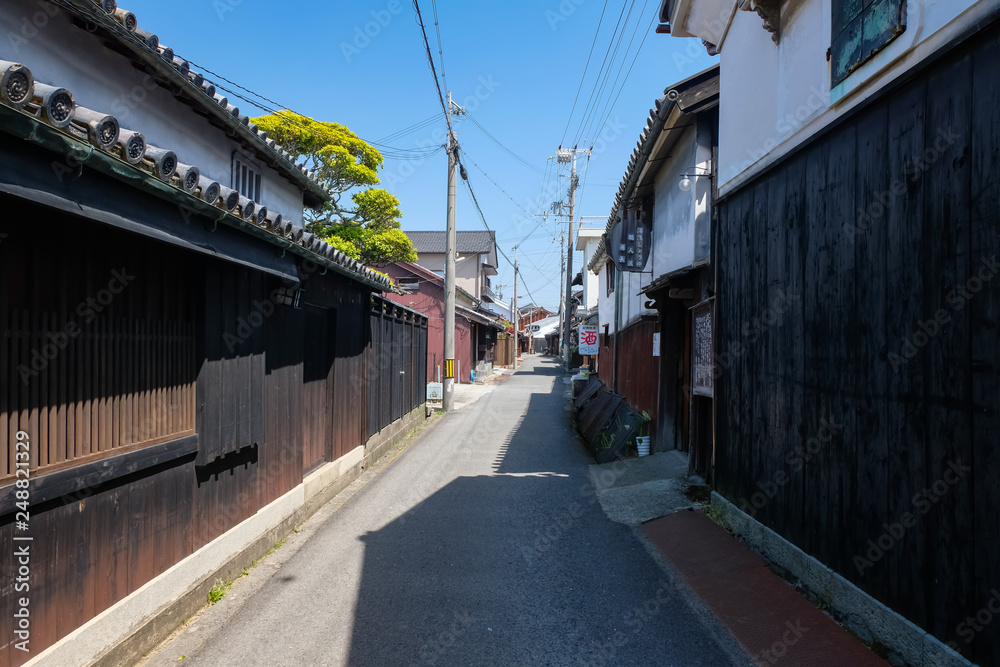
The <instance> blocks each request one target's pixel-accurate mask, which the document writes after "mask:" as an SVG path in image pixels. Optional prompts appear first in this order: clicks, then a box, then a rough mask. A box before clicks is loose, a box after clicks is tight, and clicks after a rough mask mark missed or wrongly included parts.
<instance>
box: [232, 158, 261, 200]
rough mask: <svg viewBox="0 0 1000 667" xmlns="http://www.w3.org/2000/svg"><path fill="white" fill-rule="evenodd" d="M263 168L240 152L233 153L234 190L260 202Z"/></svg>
mask: <svg viewBox="0 0 1000 667" xmlns="http://www.w3.org/2000/svg"><path fill="white" fill-rule="evenodd" d="M260 186H261V169H260V167H258V166H257V165H256V164H254V163H252V162H251V161H250V160H248V159H247V158H246V157H245V156H243V155H241V154H240V153H234V154H233V190H236V191H237V192H239V193H240V194H241V195H243V196H244V197H246V198H247V199H249V200H250V201H252V202H254V203H256V204H259V203H260Z"/></svg>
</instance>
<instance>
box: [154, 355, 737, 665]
mask: <svg viewBox="0 0 1000 667" xmlns="http://www.w3.org/2000/svg"><path fill="white" fill-rule="evenodd" d="M564 378H565V375H564V374H563V373H562V372H561V371H560V370H559V367H558V365H557V363H556V361H555V360H554V359H552V358H543V357H529V358H527V359H526V363H525V365H524V367H523V368H522V370H521V371H520V372H518V373H517V374H515V375H514V376H512V377H511V378H510V379H509V380H507V381H506V382H505V383H504V384H502V385H501V386H499V387H498V388H497V389H496V390H494V391H493V392H492V393H489V394H487V395H486V396H484V397H483V398H481V399H479V400H478V401H477V402H475V403H473V404H472V405H469V406H466V407H464V408H463V409H461V410H459V411H457V412H455V413H453V414H451V415H448V416H447V417H446V418H444V419H442V420H440V421H439V422H437V423H436V424H434V425H433V426H431V427H430V428H428V429H427V431H426V432H425V433H424V434H423V435H422V436H421V437H420V439H419V440H417V441H416V442H414V443H413V444H411V445H410V447H409V448H408V449H407V450H406V451H405V452H404V453H403V454H401V455H400V456H399V457H398V458H397V459H396V460H395V461H393V462H392V463H391V464H390V465H388V466H387V467H386V468H385V469H384V470H383V471H382V472H380V473H379V474H378V475H377V476H376V477H374V478H373V479H372V480H371V481H370V482H369V483H368V484H367V485H365V486H364V487H363V488H361V490H360V491H359V492H357V493H356V494H355V495H354V496H353V497H352V498H351V499H350V500H349V501H348V502H347V503H346V504H344V506H343V507H341V508H340V509H339V510H338V511H337V512H335V513H332V514H331V515H330V516H329V519H327V520H326V523H325V524H324V525H322V526H321V527H319V528H318V530H317V531H316V532H315V534H314V535H312V537H311V538H310V539H309V540H308V541H307V542H305V543H304V544H303V545H302V546H301V548H300V549H299V550H298V551H297V552H296V553H295V554H294V555H293V556H291V557H290V558H289V559H288V560H287V562H285V563H284V564H283V565H282V566H281V567H280V569H278V570H277V571H276V572H275V574H274V575H273V576H271V577H270V579H269V580H268V581H267V583H265V584H264V585H263V586H262V587H260V589H259V590H258V591H257V592H256V593H255V594H254V595H253V596H252V597H251V598H250V599H249V600H248V601H247V602H246V604H245V605H244V606H243V607H242V608H241V609H240V611H239V612H237V613H236V614H235V615H233V616H232V617H231V619H230V620H229V621H228V622H227V623H225V624H224V625H223V626H222V627H220V628H218V629H217V631H213V632H214V635H213V636H212V637H211V638H210V639H209V640H208V641H207V642H206V643H205V644H204V646H203V647H202V648H201V649H200V651H198V652H197V653H196V654H194V655H186V656H185V659H184V664H188V663H193V664H195V665H213V666H214V665H227V666H228V665H357V666H362V665H372V666H379V667H383V666H387V665H413V664H436V665H678V666H681V665H683V666H692V665H711V666H712V667H718V666H720V665H731V664H738V663H735V662H733V658H731V657H730V655H729V653H727V651H726V650H725V649H724V648H723V647H722V646H720V644H719V643H718V642H717V641H716V640H715V639H714V636H715V635H714V634H713V631H712V630H710V629H709V626H708V625H706V624H705V623H704V622H703V621H702V619H701V618H700V617H698V616H697V615H696V614H695V612H693V611H692V610H691V608H690V607H689V606H688V605H687V603H686V602H685V601H684V600H683V599H682V598H681V596H680V595H679V594H678V593H677V592H675V590H674V589H673V588H672V587H671V586H670V585H669V584H668V583H667V579H666V578H665V576H664V574H663V572H662V571H661V570H660V568H659V566H658V565H657V563H656V562H655V561H654V560H653V558H652V557H651V556H650V555H649V553H648V552H647V551H646V549H645V548H644V546H643V545H642V544H641V543H640V541H639V540H638V538H637V537H636V536H635V534H634V533H633V532H632V530H630V529H629V528H628V527H626V526H624V525H621V524H618V523H614V522H612V521H610V520H609V519H608V518H607V517H606V516H605V515H604V513H603V512H602V510H601V508H600V506H599V504H598V503H597V502H595V501H594V496H593V493H592V487H591V483H590V481H589V480H588V475H587V470H588V463H589V460H588V457H587V456H586V454H585V453H584V450H583V448H582V447H581V446H580V445H579V444H578V443H577V442H576V441H575V439H574V437H573V435H572V434H571V432H570V430H569V427H568V416H567V414H568V413H567V410H566V405H567V401H566V399H565V397H564V392H565V390H566V385H565V382H564ZM334 502H335V503H336V502H337V501H336V500H335V501H334ZM202 632H205V630H202ZM173 649H174V647H173V646H172V645H168V646H167V647H166V648H165V649H164V650H163V651H162V652H161V654H160V655H159V656H157V658H156V659H155V660H154V664H156V663H158V662H160V661H162V662H163V664H166V662H168V661H169V662H174V664H176V662H175V661H176V660H177V659H178V658H179V657H180V656H179V655H174V653H172V652H171V651H172V650H173Z"/></svg>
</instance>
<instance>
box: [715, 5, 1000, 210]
mask: <svg viewBox="0 0 1000 667" xmlns="http://www.w3.org/2000/svg"><path fill="white" fill-rule="evenodd" d="M831 4H832V0H791V1H789V2H786V3H783V4H782V10H781V11H782V18H781V24H782V27H781V31H782V32H781V40H780V45H779V46H775V45H774V43H773V42H772V41H771V34H770V33H768V32H766V31H765V30H764V29H763V28H762V27H761V20H760V18H759V17H758V16H757V14H756V13H753V12H744V11H738V12H736V16H735V18H734V20H733V24H732V26H731V27H730V29H729V34H728V35H727V37H726V40H725V42H724V43H723V46H722V52H721V109H720V134H719V186H720V193H721V194H726V193H728V192H730V191H732V190H733V189H735V188H736V187H739V186H740V185H741V184H742V183H744V182H746V181H747V180H749V179H750V178H752V176H753V175H754V174H756V173H758V172H759V171H761V170H762V169H764V168H766V167H767V166H768V165H770V164H771V163H772V162H774V161H775V160H776V159H778V158H780V157H781V156H783V155H785V154H787V153H789V152H791V151H792V150H794V148H795V147H796V146H798V145H800V144H801V143H802V142H804V141H806V140H807V139H809V138H810V137H812V136H814V135H815V134H816V133H818V132H820V131H821V130H822V129H823V128H825V127H827V126H828V125H830V124H831V123H833V122H834V121H836V120H837V118H838V117H840V116H842V115H843V114H845V113H847V112H848V111H850V110H851V109H852V108H854V107H855V106H857V105H858V104H860V103H862V102H864V100H865V99H867V98H868V97H870V96H871V95H873V94H874V93H876V92H877V91H879V90H880V89H882V88H883V87H885V86H886V85H887V84H889V83H891V82H892V81H894V80H896V79H897V78H899V77H900V76H901V75H903V74H905V73H906V72H907V71H908V70H910V69H912V68H913V67H914V66H915V65H917V64H919V63H920V62H921V61H922V60H924V59H925V58H927V57H929V56H930V55H933V53H934V52H935V51H937V50H939V49H940V48H943V47H944V46H946V44H947V42H948V41H949V40H951V39H954V38H955V37H957V36H958V35H959V34H960V33H961V32H962V31H964V30H966V29H968V28H970V27H972V26H974V25H975V24H976V23H977V22H978V21H980V20H981V19H982V18H984V17H985V16H986V15H987V14H989V13H991V12H993V11H996V10H998V9H1000V0H908V2H907V27H906V32H904V33H903V34H902V35H900V36H899V37H898V38H897V39H896V40H894V41H893V42H891V43H890V44H889V45H888V46H887V47H886V48H885V49H884V50H883V51H881V52H880V53H879V54H878V55H876V56H875V58H873V59H872V60H870V61H868V62H867V63H865V64H864V65H863V66H862V67H861V68H859V69H858V70H857V71H856V72H854V73H853V74H852V75H851V76H850V77H848V78H847V80H846V81H844V82H843V83H842V84H840V85H838V86H837V87H836V88H834V89H833V90H831V89H830V82H831V67H830V63H829V62H827V59H826V53H827V49H828V48H829V47H830V43H831V34H830V31H831V26H832V14H831V12H832V7H831Z"/></svg>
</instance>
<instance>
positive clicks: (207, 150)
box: [0, 2, 303, 224]
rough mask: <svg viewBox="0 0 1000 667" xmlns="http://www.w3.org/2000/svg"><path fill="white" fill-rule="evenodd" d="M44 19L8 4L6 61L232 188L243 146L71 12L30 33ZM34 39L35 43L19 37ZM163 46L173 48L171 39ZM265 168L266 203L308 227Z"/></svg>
mask: <svg viewBox="0 0 1000 667" xmlns="http://www.w3.org/2000/svg"><path fill="white" fill-rule="evenodd" d="M13 5H17V6H13ZM47 6H48V8H49V10H50V12H54V11H55V10H54V7H53V6H52V5H47ZM36 13H43V12H42V8H41V4H40V3H38V2H32V3H27V2H25V3H7V5H6V6H4V7H2V8H0V34H3V35H5V37H4V38H3V39H0V59H3V60H9V61H13V62H19V63H21V64H23V65H24V66H26V67H27V68H28V69H29V70H31V73H32V75H34V77H35V80H36V81H38V82H41V83H47V84H50V85H54V86H58V87H61V88H67V89H68V90H69V91H70V92H71V93H72V94H73V97H74V98H75V100H76V103H77V104H78V105H81V106H84V107H87V108H90V109H94V110H95V111H100V112H103V113H107V114H111V115H113V116H115V117H116V118H117V119H118V121H119V122H120V123H121V126H122V127H124V128H128V129H130V130H133V131H136V132H141V133H142V134H143V135H144V136H145V137H146V140H147V141H148V142H149V143H150V144H152V145H154V146H157V147H159V148H164V149H167V150H172V151H173V152H175V153H176V154H177V159H178V160H180V161H181V162H183V163H184V164H190V165H194V166H196V167H198V169H200V170H201V173H202V174H204V175H205V176H207V177H209V178H212V179H214V180H217V181H218V182H219V183H221V184H223V185H225V186H227V187H230V186H232V180H233V179H232V158H233V152H234V151H235V150H236V149H237V144H236V143H235V142H233V141H232V140H231V139H229V137H228V136H227V135H226V133H225V132H224V131H223V130H221V129H218V128H216V127H212V126H211V125H210V124H209V123H208V120H207V119H205V118H204V117H202V116H200V115H198V114H196V113H195V112H194V111H193V110H192V109H191V108H190V107H188V106H187V105H185V104H182V103H181V102H179V101H178V100H177V99H175V98H174V96H173V95H172V94H170V93H169V92H168V91H166V90H164V89H163V88H161V87H160V86H157V85H156V84H155V83H154V82H153V80H152V79H151V78H149V77H148V75H146V74H145V73H143V72H140V71H139V70H137V69H135V68H134V67H132V65H131V62H130V61H129V60H128V59H127V58H125V57H124V56H122V55H120V54H118V53H115V52H114V51H111V50H110V49H108V48H107V47H105V46H104V45H103V43H102V41H101V40H100V39H98V38H97V37H96V36H94V35H92V34H90V33H88V32H86V31H84V30H82V29H81V28H78V27H76V26H75V25H73V24H72V23H71V22H70V21H69V19H68V18H67V16H66V14H65V12H61V11H60V12H58V13H56V15H55V16H53V17H48V18H47V21H46V22H45V23H43V24H42V27H40V28H37V31H36V32H34V33H32V32H31V31H30V30H28V29H26V28H25V23H24V20H25V17H27V18H28V21H29V23H28V25H31V23H30V21H31V18H32V17H33V16H34V15H35V14H36ZM38 22H39V23H42V21H41V20H39V21H38ZM32 27H34V26H32ZM146 28H147V29H148V28H149V26H146ZM154 31H155V28H154ZM26 34H33V35H34V36H33V37H31V38H30V39H24V40H21V39H12V38H11V35H15V36H24V35H26ZM163 41H165V42H166V43H168V44H169V43H170V40H169V36H166V37H165V39H164V40H163ZM238 101H239V100H232V101H231V102H230V103H231V104H236V103H237V102H238ZM237 106H238V105H237ZM250 157H251V158H252V157H253V156H252V155H251V156H250ZM262 167H263V179H262V181H263V182H262V197H261V199H262V201H261V203H262V204H263V205H264V206H266V207H267V208H268V210H271V211H275V212H277V213H280V214H281V215H282V216H283V217H284V218H286V219H290V220H291V221H292V222H294V223H296V224H301V221H302V208H303V207H302V192H301V191H300V190H299V188H298V187H297V186H295V185H293V184H292V183H291V182H289V181H288V180H287V179H285V178H284V177H283V176H281V175H280V174H279V173H278V172H277V171H275V170H273V169H270V168H269V167H267V166H266V165H262Z"/></svg>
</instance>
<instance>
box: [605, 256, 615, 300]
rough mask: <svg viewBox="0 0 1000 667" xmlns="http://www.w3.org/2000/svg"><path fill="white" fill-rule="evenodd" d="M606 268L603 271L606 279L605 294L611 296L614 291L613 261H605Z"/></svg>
mask: <svg viewBox="0 0 1000 667" xmlns="http://www.w3.org/2000/svg"><path fill="white" fill-rule="evenodd" d="M607 267H608V270H607V271H605V272H604V279H605V280H606V281H607V285H605V287H607V295H608V296H611V295H612V294H614V292H615V263H614V262H608V263H607Z"/></svg>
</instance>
